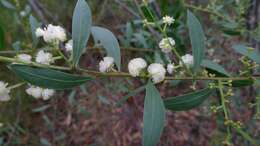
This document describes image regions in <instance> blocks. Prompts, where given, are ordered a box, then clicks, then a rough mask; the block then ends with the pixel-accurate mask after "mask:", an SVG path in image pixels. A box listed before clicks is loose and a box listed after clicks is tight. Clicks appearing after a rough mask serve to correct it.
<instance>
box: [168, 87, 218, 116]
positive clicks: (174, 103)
mask: <svg viewBox="0 0 260 146" xmlns="http://www.w3.org/2000/svg"><path fill="white" fill-rule="evenodd" d="M213 91H214V90H213V89H209V88H205V89H202V90H199V91H196V92H192V93H189V94H185V95H181V96H178V97H170V98H167V99H165V100H164V105H165V107H166V108H167V109H169V110H172V111H186V110H190V109H192V108H195V107H197V106H199V105H200V104H202V103H203V101H205V100H206V99H207V98H208V97H209V96H210V95H211V94H212V93H213Z"/></svg>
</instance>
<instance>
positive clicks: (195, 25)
mask: <svg viewBox="0 0 260 146" xmlns="http://www.w3.org/2000/svg"><path fill="white" fill-rule="evenodd" d="M187 13H188V16H187V18H188V20H187V24H188V27H189V35H190V39H191V45H192V53H193V57H194V68H193V70H194V72H197V71H198V69H199V67H200V64H201V62H202V60H203V57H204V54H205V53H204V50H205V35H204V32H203V29H202V26H201V24H200V22H199V20H198V19H197V18H196V16H194V14H193V13H192V12H191V11H188V12H187Z"/></svg>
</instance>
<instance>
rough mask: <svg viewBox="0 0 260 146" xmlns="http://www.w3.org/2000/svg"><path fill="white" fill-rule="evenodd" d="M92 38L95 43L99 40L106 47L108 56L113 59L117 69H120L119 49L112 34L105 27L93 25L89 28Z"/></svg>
mask: <svg viewBox="0 0 260 146" xmlns="http://www.w3.org/2000/svg"><path fill="white" fill-rule="evenodd" d="M91 32H92V35H93V38H94V40H95V42H96V43H98V42H100V43H101V45H102V46H103V47H104V48H105V49H106V52H107V54H108V56H110V57H113V58H114V59H115V63H116V66H117V68H118V70H120V69H121V51H120V46H119V43H118V40H117V39H116V37H115V36H114V34H113V33H112V32H111V31H109V30H107V29H106V28H102V27H97V26H94V27H92V28H91Z"/></svg>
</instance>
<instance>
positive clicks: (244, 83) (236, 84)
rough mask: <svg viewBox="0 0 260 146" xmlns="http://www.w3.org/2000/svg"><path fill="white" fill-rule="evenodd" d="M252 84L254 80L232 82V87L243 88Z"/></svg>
mask: <svg viewBox="0 0 260 146" xmlns="http://www.w3.org/2000/svg"><path fill="white" fill-rule="evenodd" d="M253 84H254V80H249V79H248V80H236V81H233V82H232V87H245V86H250V85H253Z"/></svg>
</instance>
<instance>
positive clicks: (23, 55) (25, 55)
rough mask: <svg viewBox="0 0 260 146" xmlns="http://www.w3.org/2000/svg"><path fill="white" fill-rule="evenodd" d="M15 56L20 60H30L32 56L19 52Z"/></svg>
mask: <svg viewBox="0 0 260 146" xmlns="http://www.w3.org/2000/svg"><path fill="white" fill-rule="evenodd" d="M17 58H18V59H19V60H21V61H24V62H31V60H32V56H31V55H28V54H19V55H18V56H17Z"/></svg>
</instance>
